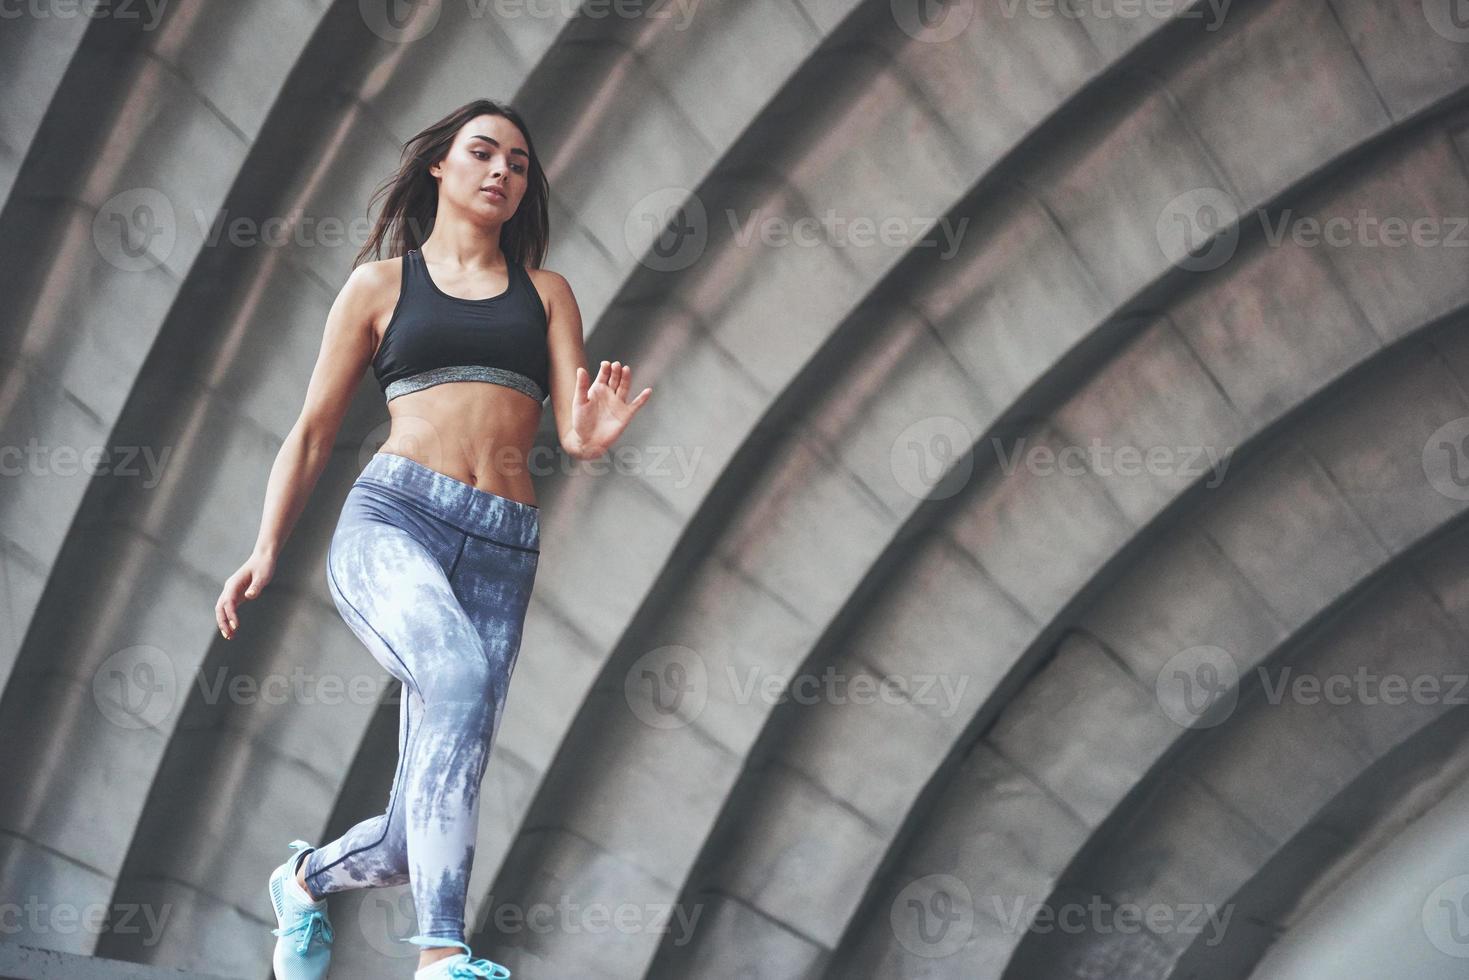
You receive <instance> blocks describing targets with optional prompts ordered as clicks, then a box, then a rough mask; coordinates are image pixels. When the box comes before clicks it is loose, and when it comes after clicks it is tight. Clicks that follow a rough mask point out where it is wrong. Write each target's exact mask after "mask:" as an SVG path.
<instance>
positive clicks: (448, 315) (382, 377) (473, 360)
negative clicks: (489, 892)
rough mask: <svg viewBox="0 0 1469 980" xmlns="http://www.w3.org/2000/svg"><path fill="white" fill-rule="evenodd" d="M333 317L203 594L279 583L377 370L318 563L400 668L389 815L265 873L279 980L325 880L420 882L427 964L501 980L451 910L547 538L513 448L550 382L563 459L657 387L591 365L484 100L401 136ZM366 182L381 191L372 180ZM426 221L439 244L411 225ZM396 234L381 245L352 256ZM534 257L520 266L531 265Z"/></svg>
mask: <svg viewBox="0 0 1469 980" xmlns="http://www.w3.org/2000/svg"><path fill="white" fill-rule="evenodd" d="M383 190H385V191H386V193H387V199H386V204H385V206H384V209H383V212H382V214H381V215H380V216H379V218H378V221H377V223H376V225H375V227H374V229H373V233H372V235H371V236H370V237H369V239H368V241H367V243H366V244H365V245H364V246H363V248H362V251H361V252H360V253H359V254H358V256H357V260H356V263H354V268H353V270H352V274H351V275H350V276H349V277H348V279H347V282H346V284H345V285H344V286H343V287H342V291H341V293H340V294H339V295H338V296H337V299H336V302H335V303H334V304H333V305H332V309H331V312H330V314H329V315H328V317H327V322H326V331H325V336H324V338H323V340H322V346H321V353H320V355H319V357H318V359H317V362H316V367H315V370H314V372H313V374H312V376H311V382H310V385H309V386H308V388H307V390H306V401H305V407H304V408H303V410H302V413H301V417H300V419H299V420H298V421H297V422H296V425H295V427H294V428H293V429H292V430H291V433H290V435H289V436H287V437H286V440H285V443H284V445H283V446H282V447H281V450H280V453H279V454H278V455H277V457H276V461H275V465H274V466H273V467H272V469H271V472H270V481H269V484H268V486H267V488H266V495H265V513H264V517H263V519H262V522H261V527H260V535H259V537H258V539H257V541H256V545H255V550H254V552H253V554H251V556H250V558H249V560H248V561H246V562H245V564H244V565H242V566H241V567H240V569H239V571H237V572H235V573H234V575H232V576H231V577H230V579H229V581H228V582H226V583H225V586H224V590H223V592H222V593H221V594H220V597H219V601H218V602H217V603H216V605H215V617H216V619H217V621H218V624H219V629H220V632H221V633H222V634H223V635H224V637H225V639H230V638H232V637H233V636H234V635H235V632H236V631H237V630H238V628H239V617H238V607H239V606H240V605H241V604H242V603H244V602H246V601H249V600H251V599H255V598H258V597H259V595H260V592H261V590H262V589H263V588H264V587H265V586H266V584H267V583H269V582H270V580H271V577H272V575H273V574H274V571H275V562H276V557H277V555H279V553H280V550H281V547H282V545H283V544H284V542H285V539H286V537H287V536H288V535H289V534H290V531H291V528H292V527H293V526H294V524H295V521H296V519H297V517H298V516H299V515H300V513H301V510H302V508H303V507H304V506H305V503H306V498H307V496H308V495H309V494H310V491H311V488H312V487H313V486H315V484H316V480H317V478H318V476H319V475H320V473H321V470H322V468H323V467H324V466H325V465H326V462H327V459H328V458H329V456H330V454H331V448H332V444H333V442H334V440H335V438H336V434H337V429H338V426H339V425H340V424H341V420H342V417H343V415H344V413H345V412H346V410H347V406H348V403H349V401H350V400H351V397H352V395H353V393H354V392H355V391H356V389H357V385H358V382H359V381H360V379H361V377H362V372H363V370H364V369H365V368H366V367H367V366H368V365H369V364H371V366H372V369H373V372H374V374H375V376H376V377H377V380H378V383H379V385H380V386H381V387H382V389H383V393H384V396H385V397H386V399H387V405H388V414H389V415H390V416H391V423H390V430H389V434H388V438H387V441H386V442H384V443H383V446H382V448H381V449H380V450H379V451H378V452H377V454H376V455H374V456H373V458H372V460H371V461H370V462H369V463H368V464H367V466H366V468H365V469H364V470H363V472H362V474H361V475H360V476H359V477H358V479H357V481H356V482H355V483H354V484H353V485H352V489H351V491H350V492H349V493H348V494H347V499H346V501H345V503H344V505H343V507H342V513H341V517H340V519H339V521H338V523H337V527H336V529H335V531H334V532H333V535H332V539H331V545H330V548H329V550H328V556H327V583H328V589H329V591H330V593H331V595H332V599H333V601H334V602H335V603H336V606H337V609H338V611H339V612H340V613H341V615H342V617H343V618H344V619H345V620H346V621H347V623H348V625H350V626H351V627H352V629H353V631H354V632H356V634H357V635H358V636H359V637H360V638H361V639H362V641H363V642H364V643H365V644H366V645H367V648H368V650H369V651H371V653H372V655H373V657H374V658H375V659H376V660H377V661H378V662H379V663H380V664H382V666H383V668H384V669H385V670H387V671H388V672H389V673H390V674H392V675H393V676H394V677H396V678H398V679H399V680H400V681H401V682H402V684H403V696H402V701H401V708H400V712H399V726H400V727H399V734H398V768H397V772H396V774H395V776H394V779H393V788H392V792H391V793H390V794H389V799H388V806H387V811H386V812H385V813H382V814H378V815H377V816H374V817H373V818H371V819H369V820H365V821H363V822H362V823H359V824H357V825H356V826H355V827H353V828H352V829H350V830H348V831H347V833H346V834H344V835H343V836H342V837H341V838H339V839H337V840H335V841H332V842H331V843H328V844H323V845H321V846H320V847H312V846H311V845H309V844H307V843H306V841H304V840H296V841H292V842H291V845H290V846H291V847H292V848H294V849H296V853H294V854H291V855H290V856H289V857H288V858H287V859H286V861H285V862H284V863H282V864H281V865H280V866H279V867H278V868H276V869H275V871H274V872H273V873H272V874H271V877H270V896H271V904H272V906H273V907H274V909H275V912H276V919H277V928H276V929H275V930H274V932H275V935H276V936H277V937H279V938H278V939H277V941H276V947H275V954H274V965H275V971H276V976H277V977H278V978H279V980H299V978H311V980H317V978H320V977H323V976H325V975H326V971H327V965H328V960H329V959H330V956H331V945H330V944H331V942H332V938H333V936H332V930H331V924H330V921H329V920H328V918H327V914H326V896H327V895H329V894H331V893H332V892H336V891H343V890H345V889H348V888H373V887H382V886H387V885H396V884H402V883H403V882H410V883H411V885H412V891H413V900H414V905H415V909H416V911H417V914H418V922H419V927H420V934H419V935H416V936H412V937H410V938H409V939H408V940H407V941H408V942H412V943H415V944H417V945H420V946H423V947H424V949H423V950H422V951H421V952H420V955H419V960H418V967H419V968H418V972H417V973H416V974H415V977H417V978H418V980H429V978H442V977H500V978H505V977H509V976H510V972H509V971H508V970H506V969H505V968H504V967H503V966H500V965H498V964H495V963H492V962H491V961H489V960H486V959H471V958H470V956H471V950H470V948H469V946H468V945H466V944H465V942H464V938H465V937H464V905H465V896H466V892H467V890H468V886H469V872H470V868H471V866H472V863H473V860H474V845H475V835H476V829H477V824H478V816H479V785H480V781H481V779H482V778H483V776H484V772H485V766H486V764H487V762H488V759H489V752H490V747H491V745H492V744H493V743H494V739H495V734H496V732H497V731H498V729H499V724H500V717H501V713H502V711H503V710H504V707H505V697H506V689H507V686H508V684H509V681H510V675H511V671H512V670H513V669H514V667H515V661H516V658H517V655H518V653H519V649H520V639H521V629H522V626H523V624H524V621H525V614H526V610H527V608H528V606H529V602H530V593H531V587H532V585H533V583H534V580H535V574H536V567H537V562H538V558H539V554H540V512H539V508H538V507H537V506H536V504H535V497H534V492H533V488H532V485H531V480H530V476H529V474H528V472H527V469H526V458H527V455H528V453H529V452H530V449H531V447H532V445H533V442H534V437H535V433H536V430H537V428H538V426H539V422H540V419H541V409H542V403H543V401H544V400H545V398H546V397H547V396H549V397H550V398H551V407H552V410H553V411H554V412H555V416H556V423H557V431H558V432H559V433H560V438H561V445H562V448H563V449H565V451H566V452H567V453H569V454H571V455H572V456H574V457H576V458H578V459H592V458H596V457H598V456H600V455H602V454H603V453H605V452H606V451H607V449H608V447H610V446H611V445H612V443H613V442H615V441H616V440H617V438H618V437H619V436H620V435H621V434H622V432H623V430H624V429H625V428H626V427H627V424H628V422H629V421H630V420H631V419H632V417H633V415H634V414H635V413H636V412H637V411H638V409H639V408H641V407H642V406H643V405H644V404H645V403H646V402H647V400H648V398H649V397H650V396H651V395H652V389H651V388H644V389H643V391H642V392H641V393H640V394H639V395H638V396H637V398H636V399H634V400H633V401H631V402H629V401H628V400H627V394H628V390H629V386H630V385H631V380H632V371H631V368H629V367H628V366H626V365H624V364H620V363H618V362H616V361H613V362H611V363H610V364H609V363H608V362H607V361H602V362H601V366H600V367H599V369H598V371H597V377H596V379H595V380H594V381H593V380H590V377H589V373H588V371H587V369H586V366H585V365H586V355H585V352H584V350H583V347H582V327H581V316H580V313H579V312H578V310H577V304H576V299H575V298H574V297H573V296H572V293H571V287H570V286H569V285H568V284H567V282H566V280H565V279H564V278H562V277H561V276H560V275H558V274H557V273H555V272H551V271H549V270H546V269H542V268H540V264H541V261H542V259H543V258H544V257H545V252H546V247H547V239H548V234H549V220H548V213H549V212H548V194H549V189H548V185H547V181H546V176H545V173H544V172H543V171H542V169H541V167H540V164H539V161H538V158H537V156H536V153H535V148H534V145H533V144H532V142H531V139H530V134H529V132H528V131H527V129H526V126H525V123H524V122H523V121H522V120H521V118H520V116H519V115H518V114H517V113H516V112H515V111H514V110H512V109H510V108H508V107H504V106H501V105H500V104H498V103H495V102H492V101H489V100H485V99H481V100H477V101H475V102H471V103H470V104H468V105H466V106H464V107H463V108H461V109H459V110H457V111H456V112H454V113H451V114H450V115H449V116H447V117H445V118H444V119H443V120H441V121H440V122H438V123H436V124H434V125H432V126H430V127H428V128H427V129H425V130H424V131H423V132H421V133H419V134H418V135H417V136H415V137H414V138H413V139H412V140H410V141H409V143H408V144H407V146H406V147H405V149H404V163H403V166H402V167H401V168H400V169H399V171H398V172H397V173H396V174H395V175H394V176H393V177H392V178H391V179H390V180H389V181H388V182H387V184H386V185H385V187H384V188H383V189H381V190H380V193H381V192H382V191H383ZM375 197H376V195H375ZM423 229H430V233H429V234H428V236H427V237H426V238H424V239H422V240H421V241H420V240H419V238H418V235H419V233H420V232H421V231H422V230H423ZM389 236H391V238H392V249H391V254H393V255H394V256H397V257H396V258H392V259H385V260H380V261H371V262H365V263H364V262H363V260H364V259H366V258H367V257H368V256H369V255H370V254H373V253H377V252H379V251H380V249H381V247H382V244H383V242H384V240H385V239H387V238H388V237H389ZM532 273H533V274H532Z"/></svg>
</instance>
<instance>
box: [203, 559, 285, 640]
mask: <svg viewBox="0 0 1469 980" xmlns="http://www.w3.org/2000/svg"><path fill="white" fill-rule="evenodd" d="M274 575H275V559H273V558H270V557H267V556H265V555H259V554H252V555H251V556H250V557H249V559H247V560H246V562H245V564H243V565H241V566H240V570H239V571H237V572H235V574H233V575H231V576H230V577H229V579H228V580H227V581H226V582H225V583H224V591H222V592H220V594H219V600H218V601H217V602H215V604H214V621H215V623H216V624H218V626H219V632H220V634H221V635H222V636H223V637H224V638H225V639H226V640H229V639H233V638H234V635H235V631H236V630H238V629H239V628H240V613H239V607H240V606H241V605H242V604H243V603H246V602H249V601H250V600H251V599H258V598H259V597H260V593H261V590H263V589H264V588H265V586H266V585H267V584H269V582H270V580H271V578H272V577H273V576H274Z"/></svg>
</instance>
